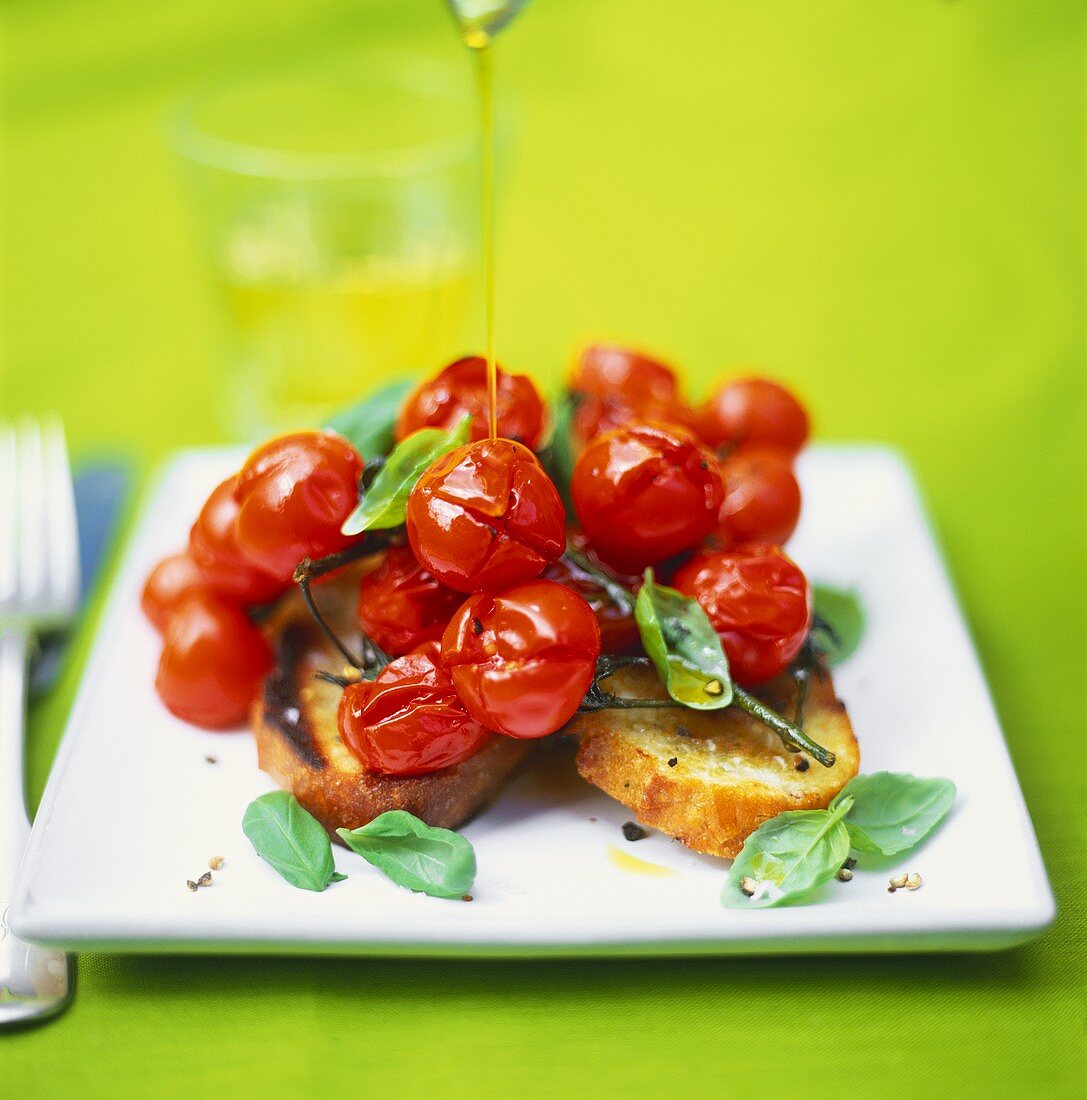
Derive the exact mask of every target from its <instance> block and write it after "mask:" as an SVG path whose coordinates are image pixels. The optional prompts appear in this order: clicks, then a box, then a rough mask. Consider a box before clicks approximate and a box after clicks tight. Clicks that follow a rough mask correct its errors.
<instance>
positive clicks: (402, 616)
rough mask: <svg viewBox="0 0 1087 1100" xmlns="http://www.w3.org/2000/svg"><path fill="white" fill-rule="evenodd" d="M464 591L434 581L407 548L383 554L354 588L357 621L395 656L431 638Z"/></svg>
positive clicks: (441, 628) (439, 632)
mask: <svg viewBox="0 0 1087 1100" xmlns="http://www.w3.org/2000/svg"><path fill="white" fill-rule="evenodd" d="M463 602H464V593H463V592H457V591H455V590H454V589H452V588H449V587H447V586H446V585H444V584H442V583H441V581H438V580H435V579H434V578H433V577H432V576H431V575H430V574H429V573H428V572H427V571H426V570H425V569H424V568H423V567H422V566H421V565H420V564H419V561H418V559H417V558H416V557H415V555H414V554H413V553H412V552H411V549H410V548H409V547H407V546H394V547H393V548H392V549H390V550H387V551H386V552H385V556H384V558H383V559H382V562H381V564H380V565H379V566H378V567H377V569H375V570H374V571H373V572H372V573H367V574H366V576H365V577H363V578H362V583H361V585H360V586H359V625H360V626H361V627H362V629H363V630H364V631H365V632H366V634H367V636H368V637H369V638H370V639H371V640H372V641H374V642H376V643H377V644H378V645H379V646H380V647H381V648H382V649H383V650H385V652H386V653H391V654H393V655H394V656H399V655H400V654H401V653H407V652H408V651H409V650H412V649H415V647H416V646H420V645H422V644H423V642H436V641H438V640H439V639H440V638H441V636H442V633H443V632H444V630H445V628H446V625H447V624H448V622H449V620H450V619H451V618H452V617H453V612H454V611H456V610H457V608H458V607H460V605H461V604H462V603H463Z"/></svg>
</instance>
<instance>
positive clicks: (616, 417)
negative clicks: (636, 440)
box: [571, 394, 695, 445]
mask: <svg viewBox="0 0 1087 1100" xmlns="http://www.w3.org/2000/svg"><path fill="white" fill-rule="evenodd" d="M647 421H652V422H654V423H658V424H676V425H679V426H680V427H683V428H688V429H691V428H693V426H694V423H695V416H694V413H693V412H692V411H691V410H690V409H688V408H687V406H686V405H684V404H683V403H682V402H681V401H680V400H679V399H678V398H668V399H667V400H657V399H656V398H644V399H638V400H632V399H628V398H626V397H622V396H620V397H598V396H596V395H595V394H590V395H589V396H587V397H583V398H581V399H580V400H579V401H578V403H577V407H576V408H575V409H574V416H573V420H572V422H571V427H572V431H573V435H574V438H575V440H577V442H578V443H579V444H581V445H584V444H586V443H588V442H589V441H590V440H592V439H595V438H596V437H597V436H598V435H602V434H603V433H604V432H613V431H615V430H616V429H617V428H626V427H629V426H630V425H631V424H640V423H645V422H647Z"/></svg>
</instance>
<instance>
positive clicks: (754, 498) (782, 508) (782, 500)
mask: <svg viewBox="0 0 1087 1100" xmlns="http://www.w3.org/2000/svg"><path fill="white" fill-rule="evenodd" d="M721 480H722V481H723V482H724V485H725V500H724V503H723V504H722V505H721V512H720V521H719V524H718V530H717V534H718V537H719V538H720V539H721V542H722V543H723V544H724V545H725V546H726V547H727V546H733V545H735V544H737V543H741V542H773V543H776V544H777V545H778V546H782V545H784V544H785V543H786V542H787V541H788V540H789V536H790V535H792V533H793V531H795V530H796V525H797V522H798V521H799V519H800V485H799V484H798V482H797V480H796V475H795V474H794V473H793V464H792V462H791V460H790V457H789V456H788V455H787V454H785V453H784V452H782V451H774V450H769V449H767V448H751V449H750V450H749V449H748V448H746V447H745V448H743V449H742V450H740V451H738V452H737V453H736V454H734V455H732V456H730V457H729V458H727V459H725V460H724V461H723V462H722V463H721Z"/></svg>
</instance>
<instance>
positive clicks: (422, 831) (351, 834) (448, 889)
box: [336, 810, 476, 898]
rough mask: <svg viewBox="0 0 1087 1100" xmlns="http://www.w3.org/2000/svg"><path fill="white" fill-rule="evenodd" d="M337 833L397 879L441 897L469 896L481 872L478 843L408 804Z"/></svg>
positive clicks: (356, 850) (407, 885)
mask: <svg viewBox="0 0 1087 1100" xmlns="http://www.w3.org/2000/svg"><path fill="white" fill-rule="evenodd" d="M336 834H337V836H339V837H340V838H341V839H342V840H343V842H344V843H345V844H346V845H347V846H348V847H349V848H350V849H351V850H352V851H353V852H358V854H359V855H360V856H362V858H363V859H365V860H366V861H367V863H371V864H373V865H374V866H375V867H376V868H377V869H378V870H379V871H381V872H383V873H384V874H385V875H387V876H388V877H389V878H390V879H392V880H393V882H395V883H396V884H397V886H405V887H407V888H408V889H409V890H416V891H419V892H421V893H424V894H429V895H430V896H431V897H435V898H459V897H463V896H464V895H465V894H466V893H467V892H468V891H469V890H470V889H471V887H472V883H473V882H474V881H475V877H476V853H475V850H474V849H473V848H472V845H471V844H469V843H468V841H467V840H465V839H464V837H462V836H461V835H460V833H455V832H453V831H452V830H450V829H438V828H434V827H433V826H431V825H427V824H426V822H424V821H420V820H419V818H417V817H416V816H415V815H414V814H410V813H408V812H407V811H406V810H389V811H388V812H387V813H383V814H380V815H379V816H378V817H375V818H374V820H373V821H371V822H370V823H369V824H368V825H363V826H362V827H361V828H358V829H337V830H336Z"/></svg>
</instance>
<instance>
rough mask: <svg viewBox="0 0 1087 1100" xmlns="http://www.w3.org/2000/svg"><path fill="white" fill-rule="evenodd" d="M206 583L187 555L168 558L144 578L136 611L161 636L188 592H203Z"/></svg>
mask: <svg viewBox="0 0 1087 1100" xmlns="http://www.w3.org/2000/svg"><path fill="white" fill-rule="evenodd" d="M206 587H207V581H205V579H204V574H203V573H201V571H200V568H199V566H197V564H196V562H195V561H193V559H192V555H191V554H189V553H187V552H184V551H183V552H182V553H180V554H171V555H170V556H169V557H167V558H163V559H162V561H160V562H159V563H158V565H156V566H155V568H154V569H152V570H151V572H150V573H148V575H147V580H146V581H145V582H144V586H143V591H142V592H141V593H140V607H141V608H142V609H143V613H144V614H145V615H146V616H147V618H148V620H149V621H150V623H151V625H152V626H153V627H154V628H155V629H156V630H157V631H158V632H159V633H160V634H161V633H162V632H163V631H164V630H165V629H166V624H167V623H169V621H170V617H171V616H172V615H173V613H174V611H175V610H176V609H177V605H178V604H179V603H181V601H182V600H183V599H184V598H185V597H186V596H187V595H188V594H189V593H190V592H192V591H194V590H196V589H200V588H206Z"/></svg>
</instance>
